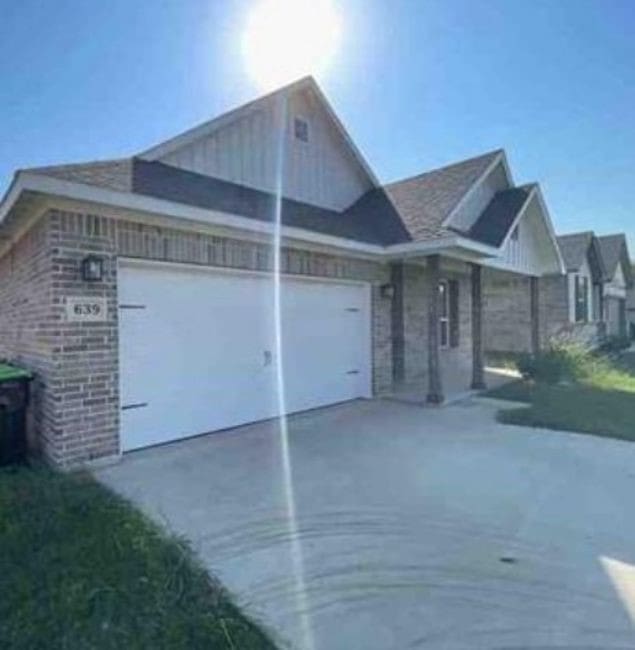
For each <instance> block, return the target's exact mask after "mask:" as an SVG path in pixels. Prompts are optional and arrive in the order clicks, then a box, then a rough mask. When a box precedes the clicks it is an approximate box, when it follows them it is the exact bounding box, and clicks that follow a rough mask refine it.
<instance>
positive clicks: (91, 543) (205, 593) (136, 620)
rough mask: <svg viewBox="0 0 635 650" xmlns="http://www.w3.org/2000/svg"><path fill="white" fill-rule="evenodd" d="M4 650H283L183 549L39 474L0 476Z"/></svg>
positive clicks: (69, 484)
mask: <svg viewBox="0 0 635 650" xmlns="http://www.w3.org/2000/svg"><path fill="white" fill-rule="evenodd" d="M0 648H7V649H8V648H11V649H12V650H39V649H42V650H58V649H59V650H67V649H68V650H89V649H90V650H102V649H104V650H105V649H112V650H123V649H125V650H135V649H139V650H141V649H143V650H148V649H152V650H159V649H163V648H170V649H176V648H179V649H181V648H182V649H183V650H197V649H199V648H202V649H205V650H217V649H218V650H221V649H222V650H275V646H274V645H273V643H272V642H271V641H269V640H268V638H267V637H266V635H265V634H264V633H263V632H262V631H260V630H259V629H258V627H257V626H256V625H254V624H253V623H252V622H250V621H249V620H247V619H246V618H245V617H244V616H243V615H242V614H241V612H240V611H239V610H238V609H237V608H236V607H235V606H234V605H232V603H231V601H230V600H229V598H228V596H227V594H226V593H225V592H224V591H223V589H222V588H221V587H220V586H219V585H218V584H215V583H214V582H213V581H212V580H210V579H209V577H208V575H207V574H206V572H205V571H204V570H203V569H202V567H201V566H200V565H199V564H198V562H197V561H196V560H195V559H194V558H193V556H192V554H191V553H190V551H189V550H188V548H187V546H186V545H185V544H184V543H182V542H180V541H178V540H176V539H171V538H169V537H167V536H166V535H165V534H164V533H163V531H161V530H160V529H159V528H157V527H156V526H155V525H154V524H152V523H150V522H149V521H148V520H147V519H146V518H145V517H144V516H142V515H141V514H140V513H139V512H138V511H137V510H135V509H134V508H133V507H131V506H130V505H129V504H128V503H126V502H124V501H123V500H121V499H119V498H118V497H116V496H114V495H113V494H112V493H111V492H109V491H108V490H107V489H105V488H104V487H102V486H101V485H99V484H97V483H96V482H95V481H94V480H92V479H91V478H90V477H89V476H87V475H68V474H66V475H64V474H55V473H53V472H51V471H48V470H46V469H42V468H39V469H19V470H13V469H3V470H0Z"/></svg>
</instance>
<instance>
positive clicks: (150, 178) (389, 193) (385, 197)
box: [26, 150, 526, 245]
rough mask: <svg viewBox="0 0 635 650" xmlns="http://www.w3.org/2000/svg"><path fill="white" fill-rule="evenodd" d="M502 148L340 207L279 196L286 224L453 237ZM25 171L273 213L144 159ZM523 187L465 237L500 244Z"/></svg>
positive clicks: (387, 239)
mask: <svg viewBox="0 0 635 650" xmlns="http://www.w3.org/2000/svg"><path fill="white" fill-rule="evenodd" d="M500 153H501V150H497V151H492V152H489V153H486V154H483V155H481V156H477V157H475V158H470V159H469V160H464V161H462V162H459V163H456V164H453V165H448V166H446V167H442V168H440V169H435V170H432V171H429V172H426V173H424V174H420V175H418V176H414V177H411V178H407V179H404V180H402V181H397V182H394V183H390V184H389V185H386V186H385V187H383V188H374V189H372V190H370V191H368V192H367V193H366V194H364V195H363V196H362V197H360V198H359V199H358V200H357V201H356V202H355V203H354V204H353V205H351V206H350V207H349V208H348V209H347V210H345V211H343V212H336V211H333V210H328V209H324V208H320V207H317V206H314V205H309V204H306V203H302V202H299V201H294V200H291V199H284V200H283V206H282V221H283V223H284V224H285V225H289V226H295V227H298V228H304V229H307V230H312V231H315V232H320V233H323V234H331V235H333V236H337V237H344V238H348V239H354V240H357V241H363V242H366V243H373V244H379V245H391V244H395V243H401V242H406V241H412V240H431V239H436V238H439V237H443V236H449V235H455V234H456V232H455V231H453V230H452V229H450V228H448V227H446V226H444V225H443V222H444V221H445V219H446V218H447V217H448V216H449V215H450V214H451V212H452V210H453V209H454V208H455V207H456V206H457V205H458V203H459V201H460V200H461V199H462V198H463V196H465V194H466V193H467V192H468V191H469V190H470V189H471V188H472V186H473V185H474V183H475V182H476V181H477V180H478V179H479V178H480V177H481V176H482V175H483V173H484V172H485V171H486V170H487V168H488V167H489V166H490V165H491V164H492V163H493V162H494V161H495V160H496V158H497V157H498V156H499V155H500ZM26 171H28V172H30V173H37V174H43V175H46V176H52V177H54V178H59V179H61V180H68V181H73V182H79V183H85V184H88V185H95V186H98V187H102V188H107V189H112V190H117V191H127V192H134V193H137V194H144V195H146V196H154V197H156V198H161V199H165V200H170V201H176V202H180V203H184V204H187V205H193V206H198V207H203V208H208V209H213V210H218V211H221V212H230V213H233V214H239V215H241V216H245V217H248V218H252V219H257V220H260V221H266V220H270V219H271V215H272V214H273V212H272V210H273V196H272V195H270V194H268V193H267V192H262V191H260V190H255V189H252V188H249V187H246V186H242V185H237V184H235V183H230V182H228V181H224V180H221V179H218V178H212V177H210V176H205V175H202V174H198V173H195V172H191V171H187V170H183V169H180V168H177V167H174V166H171V165H166V164H165V163H161V162H157V161H147V160H143V159H141V158H127V159H120V160H110V161H103V162H96V163H85V164H76V165H59V166H52V167H39V168H32V169H29V170H26ZM525 191H526V190H524V189H522V188H517V190H516V191H510V193H509V194H508V193H506V192H501V193H499V194H500V196H498V198H496V197H495V200H494V201H493V204H490V206H489V207H488V210H486V213H487V214H486V215H485V216H483V215H482V216H481V218H479V220H478V221H477V224H476V226H475V227H474V229H473V232H472V231H471V232H470V233H467V235H466V236H467V237H471V238H473V239H476V240H478V241H483V242H485V243H489V242H490V241H498V240H501V241H502V239H501V236H502V237H503V238H504V234H506V232H505V233H504V234H502V233H503V230H504V229H505V225H506V223H507V222H508V221H509V220H510V219H511V220H512V221H513V216H515V214H516V212H517V202H518V201H519V200H520V199H521V198H522V197H523V196H524V195H525ZM518 209H519V208H518ZM509 210H511V212H509ZM512 213H513V214H512ZM490 220H491V223H490Z"/></svg>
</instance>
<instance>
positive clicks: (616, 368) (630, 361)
mask: <svg viewBox="0 0 635 650" xmlns="http://www.w3.org/2000/svg"><path fill="white" fill-rule="evenodd" d="M487 395H488V396H490V397H496V398H499V399H506V400H512V401H518V402H526V403H527V404H528V406H527V407H522V408H513V409H505V410H502V411H501V412H500V413H499V414H498V419H499V421H501V422H505V423H508V424H519V425H524V426H532V427H541V428H547V429H558V430H563V431H575V432H579V433H589V434H594V435H599V436H607V437H612V438H620V439H623V440H634V441H635V354H634V353H625V354H623V355H621V356H620V357H619V358H617V359H609V358H607V357H601V356H593V355H579V356H578V355H576V356H575V358H574V359H573V360H572V367H571V376H570V378H569V381H568V382H567V383H566V384H558V385H550V384H545V383H537V382H531V381H518V382H514V383H511V384H507V385H505V386H502V387H500V388H497V389H494V390H491V391H489V392H488V393H487Z"/></svg>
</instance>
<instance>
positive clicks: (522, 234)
mask: <svg viewBox="0 0 635 650" xmlns="http://www.w3.org/2000/svg"><path fill="white" fill-rule="evenodd" d="M552 250H553V243H552V242H551V239H550V235H549V232H548V230H547V227H546V225H545V222H544V219H543V218H542V214H541V208H540V204H539V202H538V200H537V199H536V197H534V198H533V199H532V200H531V202H530V204H529V205H528V206H527V208H526V210H525V213H524V214H523V216H522V217H521V219H520V221H519V222H518V237H516V238H515V237H511V236H510V237H509V238H508V240H507V242H506V243H505V245H504V247H503V250H502V252H501V256H500V258H498V259H494V260H492V261H491V262H488V265H489V266H492V267H495V268H496V267H498V268H501V269H504V270H508V271H514V272H515V273H524V274H528V275H543V274H545V273H557V272H559V269H558V268H557V267H556V265H555V264H554V262H553V253H552Z"/></svg>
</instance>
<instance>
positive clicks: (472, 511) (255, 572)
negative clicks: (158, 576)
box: [97, 401, 635, 650]
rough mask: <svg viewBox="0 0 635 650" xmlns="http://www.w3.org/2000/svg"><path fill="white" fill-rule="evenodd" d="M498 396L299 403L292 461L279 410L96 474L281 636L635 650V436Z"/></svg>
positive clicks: (309, 645)
mask: <svg viewBox="0 0 635 650" xmlns="http://www.w3.org/2000/svg"><path fill="white" fill-rule="evenodd" d="M494 411H495V410H494V407H493V406H492V405H488V404H484V403H483V402H477V401H468V402H465V403H461V404H457V405H455V406H452V407H448V408H445V409H439V410H434V409H423V408H421V407H418V406H412V405H405V404H398V403H394V402H388V401H368V402H356V403H350V404H345V405H341V406H337V407H333V408H329V409H324V410H320V411H314V412H311V413H307V414H303V415H299V416H295V417H293V418H291V419H290V420H289V452H290V453H289V457H290V465H286V464H285V461H284V445H283V444H282V443H281V437H280V434H279V430H278V425H277V423H274V422H269V423H262V424H256V425H251V426H248V427H243V428H241V429H238V430H234V431H231V432H227V433H220V434H214V435H210V436H206V437H201V438H197V439H192V440H189V441H184V442H180V443H175V444H172V445H169V446H165V447H162V448H154V449H149V450H145V451H141V452H135V453H133V454H130V455H128V456H126V457H125V458H124V460H123V462H121V463H120V464H118V465H116V466H112V467H109V468H105V469H102V470H100V471H99V472H98V473H97V474H98V477H99V478H100V479H101V480H102V481H104V482H105V483H107V484H108V485H110V486H112V487H113V488H114V489H115V490H117V491H118V492H120V493H122V494H124V495H126V496H127V497H130V498H132V499H133V500H134V501H135V502H136V503H138V504H139V505H140V506H141V507H142V508H143V509H144V510H145V511H146V512H148V513H150V515H152V516H153V517H155V518H156V519H158V520H160V521H162V522H164V523H165V525H167V526H168V527H169V528H171V529H172V530H174V531H176V532H178V533H179V534H182V535H185V536H186V537H188V538H189V539H190V540H191V542H192V545H193V547H194V549H195V550H196V551H197V552H198V553H199V555H200V557H201V558H202V559H203V561H204V562H205V563H206V565H207V566H208V567H209V569H210V570H211V571H212V572H213V573H215V574H216V575H218V576H219V577H220V578H221V580H222V581H223V582H224V583H225V585H226V586H227V587H228V588H229V590H230V591H231V592H232V593H233V594H234V595H235V597H236V599H237V601H238V603H239V604H240V605H242V606H243V607H245V608H246V610H247V611H248V612H249V613H250V614H251V615H252V616H254V617H255V618H256V619H258V620H260V621H261V622H262V623H263V624H264V625H265V626H266V627H268V628H269V629H270V630H272V632H273V634H274V637H275V638H276V639H277V640H278V641H279V643H280V646H281V647H291V648H302V649H303V650H357V649H358V648H359V649H360V650H392V649H394V650H406V649H410V648H435V649H438V648H449V649H452V650H459V649H462V648H470V649H474V648H507V649H511V648H556V647H557V648H598V649H600V648H601V649H602V650H607V649H611V648H635V633H634V628H633V623H632V621H633V620H635V505H634V503H635V445H633V444H631V443H625V442H620V441H615V440H605V439H600V438H594V437H591V436H581V435H573V434H560V433H554V432H547V431H537V430H531V429H524V428H519V427H508V426H503V425H499V424H496V423H494V417H493V415H494ZM634 426H635V425H634ZM289 469H290V472H291V475H292V485H293V496H294V504H295V505H294V506H290V505H289V503H290V502H289V500H288V494H287V492H288V490H287V487H288V485H287V482H286V481H285V476H288V473H286V470H289ZM293 510H295V518H293V520H290V519H289V516H288V515H289V513H290V512H293Z"/></svg>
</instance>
